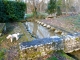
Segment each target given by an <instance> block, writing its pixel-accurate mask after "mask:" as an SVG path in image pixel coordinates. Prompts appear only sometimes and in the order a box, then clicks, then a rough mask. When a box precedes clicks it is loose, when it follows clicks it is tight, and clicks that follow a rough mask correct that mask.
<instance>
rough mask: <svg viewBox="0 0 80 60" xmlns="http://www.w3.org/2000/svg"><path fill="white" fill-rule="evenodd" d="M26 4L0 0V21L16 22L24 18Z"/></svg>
mask: <svg viewBox="0 0 80 60" xmlns="http://www.w3.org/2000/svg"><path fill="white" fill-rule="evenodd" d="M25 9H26V4H25V3H23V2H15V1H0V22H17V21H20V20H22V19H23V18H24V14H25Z"/></svg>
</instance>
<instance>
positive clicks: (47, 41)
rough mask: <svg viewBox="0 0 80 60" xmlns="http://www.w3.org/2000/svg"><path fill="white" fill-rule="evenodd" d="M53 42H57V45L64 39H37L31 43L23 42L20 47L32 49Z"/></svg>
mask: <svg viewBox="0 0 80 60" xmlns="http://www.w3.org/2000/svg"><path fill="white" fill-rule="evenodd" d="M51 42H56V43H61V42H62V39H61V38H43V39H36V40H33V41H29V42H22V43H21V44H20V46H26V47H31V46H35V45H37V46H38V45H41V44H42V45H45V44H48V43H51Z"/></svg>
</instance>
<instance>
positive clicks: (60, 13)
mask: <svg viewBox="0 0 80 60" xmlns="http://www.w3.org/2000/svg"><path fill="white" fill-rule="evenodd" d="M56 15H57V16H60V15H62V12H61V9H60V6H58V7H57V14H56Z"/></svg>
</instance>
